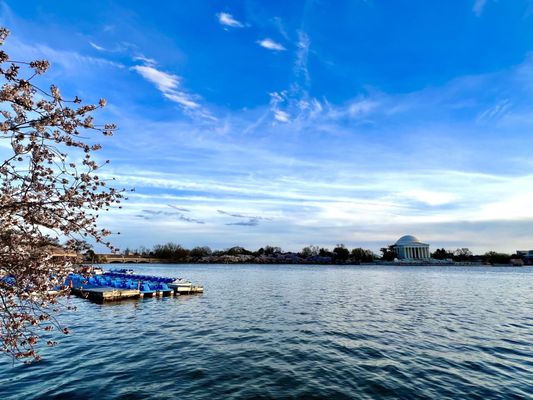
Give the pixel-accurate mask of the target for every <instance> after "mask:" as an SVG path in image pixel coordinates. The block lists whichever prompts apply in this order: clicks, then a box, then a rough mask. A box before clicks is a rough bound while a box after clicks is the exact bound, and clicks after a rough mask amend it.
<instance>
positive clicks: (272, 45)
mask: <svg viewBox="0 0 533 400" xmlns="http://www.w3.org/2000/svg"><path fill="white" fill-rule="evenodd" d="M257 44H258V45H259V46H261V47H264V48H265V49H268V50H272V51H285V50H287V49H286V48H285V47H284V46H283V45H282V44H281V43H278V42H275V41H274V40H272V39H269V38H266V39H262V40H258V41H257Z"/></svg>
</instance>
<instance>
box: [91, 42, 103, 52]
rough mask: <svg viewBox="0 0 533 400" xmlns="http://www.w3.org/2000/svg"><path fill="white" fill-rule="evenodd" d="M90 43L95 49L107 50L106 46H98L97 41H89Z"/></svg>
mask: <svg viewBox="0 0 533 400" xmlns="http://www.w3.org/2000/svg"><path fill="white" fill-rule="evenodd" d="M89 44H90V45H91V47H93V48H94V49H96V50H98V51H106V49H105V47H102V46H98V45H97V44H96V43H93V42H89Z"/></svg>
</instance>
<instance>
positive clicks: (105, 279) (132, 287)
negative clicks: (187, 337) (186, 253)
mask: <svg viewBox="0 0 533 400" xmlns="http://www.w3.org/2000/svg"><path fill="white" fill-rule="evenodd" d="M65 286H68V287H69V288H70V291H71V293H72V294H73V295H76V296H79V297H83V298H85V299H89V300H92V301H95V302H98V303H103V302H108V301H119V300H125V299H139V298H144V297H163V296H179V295H188V294H197V293H203V292H204V288H203V287H202V286H198V285H193V284H192V283H191V282H189V281H187V280H185V279H174V278H166V277H158V276H150V275H137V274H134V273H133V271H130V270H119V271H110V272H105V273H103V274H94V273H89V274H87V273H84V274H74V273H72V274H69V275H68V277H67V279H66V280H65Z"/></svg>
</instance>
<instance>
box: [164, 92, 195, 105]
mask: <svg viewBox="0 0 533 400" xmlns="http://www.w3.org/2000/svg"><path fill="white" fill-rule="evenodd" d="M164 96H165V97H166V98H167V99H169V100H172V101H173V102H175V103H178V104H181V105H182V106H184V107H188V108H199V107H200V104H198V103H196V102H195V101H193V100H192V99H191V96H190V95H188V94H187V93H183V92H172V93H164Z"/></svg>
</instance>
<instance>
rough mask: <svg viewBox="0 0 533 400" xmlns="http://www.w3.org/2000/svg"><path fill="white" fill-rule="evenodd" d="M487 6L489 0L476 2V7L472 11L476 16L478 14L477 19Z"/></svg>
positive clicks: (477, 0)
mask: <svg viewBox="0 0 533 400" xmlns="http://www.w3.org/2000/svg"><path fill="white" fill-rule="evenodd" d="M486 4H487V0H476V2H475V3H474V6H473V7H472V11H473V12H474V14H476V16H477V17H479V16H481V14H482V13H483V9H484V8H485V5H486Z"/></svg>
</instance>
